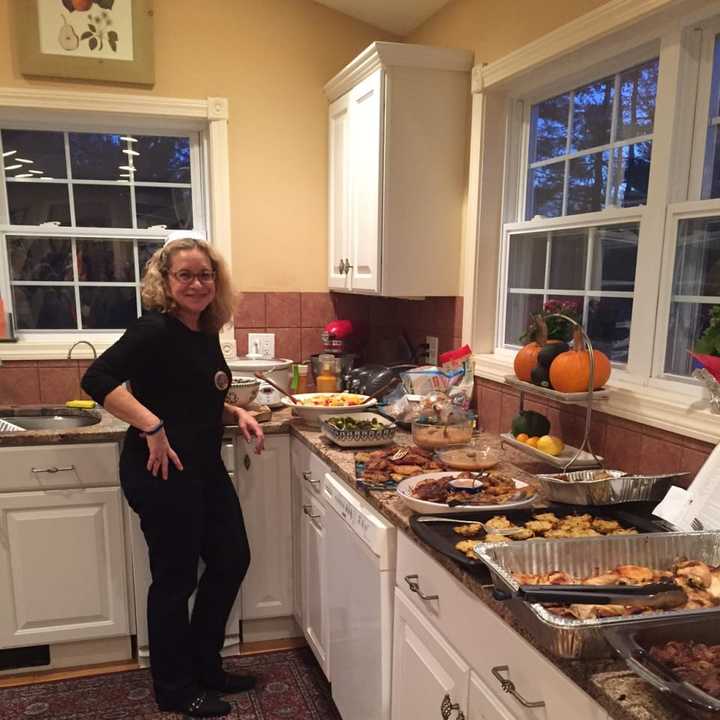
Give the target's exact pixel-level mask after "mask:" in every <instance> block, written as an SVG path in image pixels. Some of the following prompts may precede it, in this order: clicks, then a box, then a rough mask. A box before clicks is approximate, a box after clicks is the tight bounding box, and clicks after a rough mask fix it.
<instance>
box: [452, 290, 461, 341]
mask: <svg viewBox="0 0 720 720" xmlns="http://www.w3.org/2000/svg"><path fill="white" fill-rule="evenodd" d="M453 299H454V300H455V309H454V317H453V334H454V335H457V336H462V324H463V298H462V297H456V298H453Z"/></svg>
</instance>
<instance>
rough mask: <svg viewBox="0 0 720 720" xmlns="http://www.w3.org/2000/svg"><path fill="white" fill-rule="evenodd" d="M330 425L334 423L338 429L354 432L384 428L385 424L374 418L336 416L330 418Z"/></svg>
mask: <svg viewBox="0 0 720 720" xmlns="http://www.w3.org/2000/svg"><path fill="white" fill-rule="evenodd" d="M328 425H332V426H333V427H334V428H336V429H337V430H343V431H347V432H354V431H356V430H382V429H383V428H384V427H385V425H384V424H383V423H382V422H380V421H379V420H377V419H376V418H373V419H372V420H355V418H353V417H350V416H348V417H335V418H330V419H329V420H328Z"/></svg>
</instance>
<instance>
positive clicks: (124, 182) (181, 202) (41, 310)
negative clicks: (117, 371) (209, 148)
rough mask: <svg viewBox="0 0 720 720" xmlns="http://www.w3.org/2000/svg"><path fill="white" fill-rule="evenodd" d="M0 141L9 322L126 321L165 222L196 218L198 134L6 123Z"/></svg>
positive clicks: (32, 327)
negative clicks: (81, 129) (55, 128)
mask: <svg viewBox="0 0 720 720" xmlns="http://www.w3.org/2000/svg"><path fill="white" fill-rule="evenodd" d="M0 143H1V145H0V150H2V156H3V178H2V180H3V186H4V189H5V193H4V195H5V197H4V203H2V202H0V237H1V238H2V241H3V244H4V249H3V251H4V254H5V259H6V262H7V269H8V272H7V277H8V286H9V290H10V298H11V309H12V312H13V315H14V322H15V327H16V329H17V330H18V331H19V332H21V333H33V332H47V331H67V332H71V331H77V330H83V331H86V330H89V331H99V330H102V331H108V330H121V329H123V328H125V327H126V326H127V325H128V323H129V322H130V321H131V320H132V319H133V318H135V317H137V316H138V315H139V314H140V312H141V305H140V292H139V284H140V280H141V278H142V270H143V267H144V265H145V263H146V262H147V259H148V258H149V257H150V255H151V254H152V253H153V252H154V251H155V250H156V249H157V248H158V247H160V246H161V244H162V242H163V237H164V234H165V230H166V229H192V228H193V227H195V226H197V225H198V221H200V223H199V224H200V226H202V225H203V223H202V212H201V208H202V205H201V203H200V202H199V196H200V195H201V193H200V191H199V189H198V177H199V175H200V173H199V172H198V170H197V168H196V167H194V165H196V164H197V159H196V158H197V154H198V137H197V134H196V133H194V134H184V135H177V136H171V135H153V134H147V133H145V134H140V133H131V132H129V131H117V132H73V131H48V130H39V129H27V128H17V127H4V128H2V130H0Z"/></svg>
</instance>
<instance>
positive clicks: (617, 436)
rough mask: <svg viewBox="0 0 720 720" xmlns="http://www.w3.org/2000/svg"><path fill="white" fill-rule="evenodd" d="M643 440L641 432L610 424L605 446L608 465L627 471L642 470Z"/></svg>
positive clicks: (607, 428) (614, 468) (606, 433)
mask: <svg viewBox="0 0 720 720" xmlns="http://www.w3.org/2000/svg"><path fill="white" fill-rule="evenodd" d="M642 441H643V436H642V435H641V434H640V433H639V432H633V431H632V430H626V429H623V428H618V427H617V426H615V425H608V426H607V427H606V429H605V443H604V448H603V450H604V455H605V464H606V467H609V468H611V469H613V470H625V471H626V472H641V471H642V463H641V460H640V453H641V450H642Z"/></svg>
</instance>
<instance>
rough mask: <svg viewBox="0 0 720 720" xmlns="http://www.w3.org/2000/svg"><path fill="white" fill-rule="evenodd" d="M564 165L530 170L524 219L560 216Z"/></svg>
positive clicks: (559, 164) (558, 164) (556, 164)
mask: <svg viewBox="0 0 720 720" xmlns="http://www.w3.org/2000/svg"><path fill="white" fill-rule="evenodd" d="M564 177H565V163H564V162H559V163H553V164H552V165H544V166H543V167H539V168H534V169H531V170H530V187H529V192H528V196H529V197H528V206H527V212H526V219H527V220H532V219H533V218H534V217H535V216H536V215H542V216H543V217H558V216H559V215H562V199H563V180H564Z"/></svg>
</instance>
